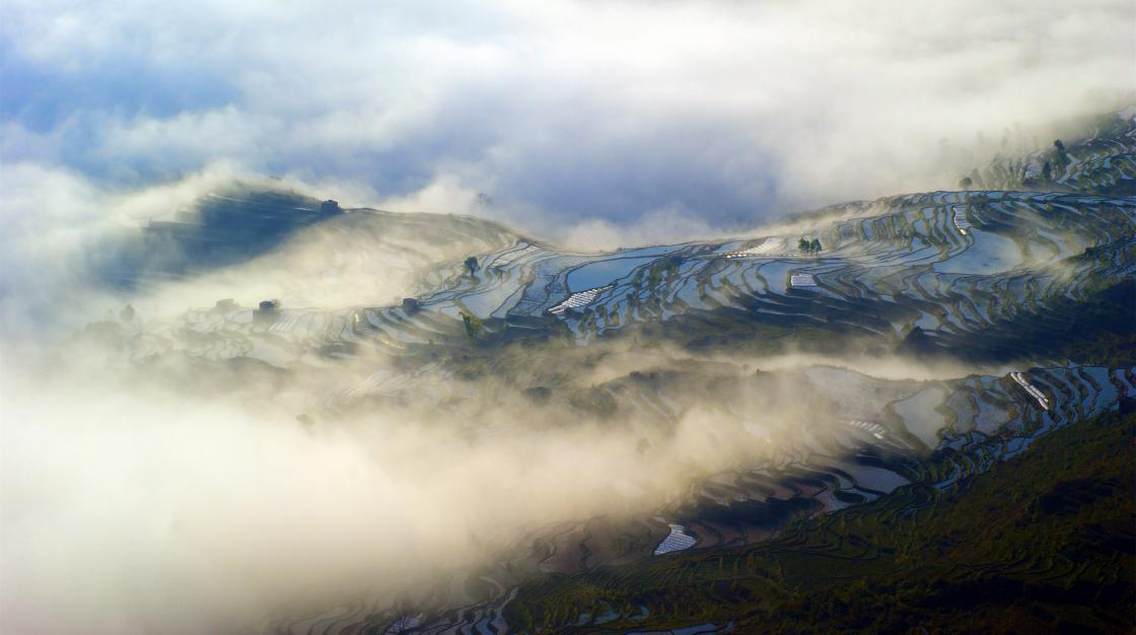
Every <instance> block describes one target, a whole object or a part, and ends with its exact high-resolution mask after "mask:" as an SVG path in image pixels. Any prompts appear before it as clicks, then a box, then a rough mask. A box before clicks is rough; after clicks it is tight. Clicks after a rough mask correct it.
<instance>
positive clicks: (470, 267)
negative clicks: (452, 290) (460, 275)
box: [464, 256, 481, 276]
mask: <svg viewBox="0 0 1136 635" xmlns="http://www.w3.org/2000/svg"><path fill="white" fill-rule="evenodd" d="M464 264H465V268H466V270H467V271H469V275H471V276H472V275H473V274H475V273H477V270H478V269H481V265H480V264H479V263H478V262H477V257H476V256H470V257H469V258H466V259H465V263H464Z"/></svg>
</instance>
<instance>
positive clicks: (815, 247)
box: [809, 238, 820, 253]
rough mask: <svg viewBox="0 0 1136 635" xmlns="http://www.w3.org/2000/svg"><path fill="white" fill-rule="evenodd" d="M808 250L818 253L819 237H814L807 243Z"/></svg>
mask: <svg viewBox="0 0 1136 635" xmlns="http://www.w3.org/2000/svg"><path fill="white" fill-rule="evenodd" d="M809 251H811V252H813V253H819V252H820V240H819V239H816V238H814V239H813V241H812V242H811V243H809Z"/></svg>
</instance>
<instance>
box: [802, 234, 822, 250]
mask: <svg viewBox="0 0 1136 635" xmlns="http://www.w3.org/2000/svg"><path fill="white" fill-rule="evenodd" d="M797 249H800V250H801V251H802V252H804V253H806V254H817V253H820V241H819V240H817V239H816V238H814V239H812V240H809V239H808V238H805V237H804V236H802V237H801V239H800V240H798V241H797Z"/></svg>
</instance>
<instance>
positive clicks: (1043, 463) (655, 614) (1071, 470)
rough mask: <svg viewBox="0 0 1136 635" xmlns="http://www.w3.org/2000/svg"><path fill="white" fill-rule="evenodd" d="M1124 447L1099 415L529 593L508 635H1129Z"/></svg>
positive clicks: (1133, 545)
mask: <svg viewBox="0 0 1136 635" xmlns="http://www.w3.org/2000/svg"><path fill="white" fill-rule="evenodd" d="M1134 432H1136V415H1131V414H1130V415H1125V416H1121V415H1119V414H1109V415H1104V416H1101V417H1099V418H1096V419H1094V420H1090V421H1085V422H1081V423H1078V424H1074V425H1071V426H1068V427H1066V428H1064V429H1061V430H1059V431H1056V432H1054V433H1052V434H1051V435H1049V436H1047V437H1044V438H1042V439H1040V440H1038V441H1036V442H1035V444H1034V445H1033V446H1032V447H1031V449H1029V450H1028V451H1027V452H1025V453H1023V454H1022V455H1020V456H1018V457H1017V458H1015V459H1012V460H1010V461H1007V462H1004V463H1001V464H998V465H996V466H994V467H993V469H991V471H989V472H987V473H985V474H982V475H980V476H976V477H974V478H971V479H969V480H967V481H964V482H962V483H961V484H957V485H955V486H954V487H952V488H948V489H946V490H938V489H936V488H934V487H932V486H929V485H926V484H915V485H912V486H909V487H906V488H903V489H901V490H898V491H897V492H895V494H894V495H892V496H889V497H885V498H883V499H881V500H879V501H877V502H875V503H871V504H867V505H862V506H859V507H854V508H851V509H848V510H845V511H843V512H839V513H836V514H832V515H829V516H824V517H817V518H812V519H802V520H799V521H797V522H796V523H795V524H793V525H790V526H789V528H788V529H787V530H786V531H785V532H783V533H782V534H781V536H779V537H778V538H777V539H775V540H774V541H771V542H767V543H762V544H758V545H752V546H749V547H745V548H740V549H728V550H707V551H694V552H687V553H685V554H679V555H674V556H667V557H661V558H655V559H652V560H650V561H647V562H642V563H639V564H635V565H628V566H623V567H610V568H603V569H598V570H595V571H591V572H588V573H584V574H580V575H573V576H565V575H560V576H553V577H550V578H546V579H542V580H538V581H534V582H532V583H529V584H528V585H526V586H524V587H522V589H521V592H520V593H519V595H518V597H517V599H516V600H514V601H513V602H512V603H511V604H509V605H508V607H507V608H506V614H507V617H508V618H509V620H510V623H511V624H512V625H513V626H514V627H515V628H517V629H519V630H521V631H522V632H546V631H555V630H565V627H566V626H568V625H572V624H575V622H576V620H577V619H578V617H579V615H580V614H582V613H585V612H587V613H590V614H591V615H597V614H603V613H605V612H607V611H608V610H611V611H614V612H616V613H618V614H619V615H621V617H618V618H616V619H614V620H612V621H609V622H606V623H604V624H603V625H600V626H592V627H574V628H572V629H571V630H573V631H581V630H583V631H585V632H586V631H588V630H591V631H594V632H609V631H625V630H629V629H636V630H652V629H666V628H676V627H681V626H689V625H692V624H701V623H706V622H712V623H716V624H725V623H727V622H731V621H732V622H735V624H736V626H737V628H738V631H739V632H769V633H802V632H816V633H830V632H845V631H849V630H857V631H864V632H882V633H948V632H949V633H957V632H972V633H974V632H981V633H1012V632H1016V633H1047V632H1078V633H1094V632H1096V633H1123V632H1136V621H1134V614H1133V610H1132V607H1133V606H1136V501H1134V496H1133V482H1134V478H1136V443H1134ZM944 458H946V457H944ZM642 607H646V608H647V609H648V611H644V610H643V608H642Z"/></svg>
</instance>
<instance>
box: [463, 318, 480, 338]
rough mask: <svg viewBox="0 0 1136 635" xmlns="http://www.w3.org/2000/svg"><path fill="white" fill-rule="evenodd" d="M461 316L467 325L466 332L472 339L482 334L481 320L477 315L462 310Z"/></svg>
mask: <svg viewBox="0 0 1136 635" xmlns="http://www.w3.org/2000/svg"><path fill="white" fill-rule="evenodd" d="M461 316H462V323H463V324H464V325H465V334H466V335H468V336H469V338H470V339H473V340H475V339H477V336H478V335H480V334H481V328H482V323H481V320H480V319H478V317H477V316H476V315H474V314H472V313H467V312H465V311H462V313H461Z"/></svg>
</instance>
